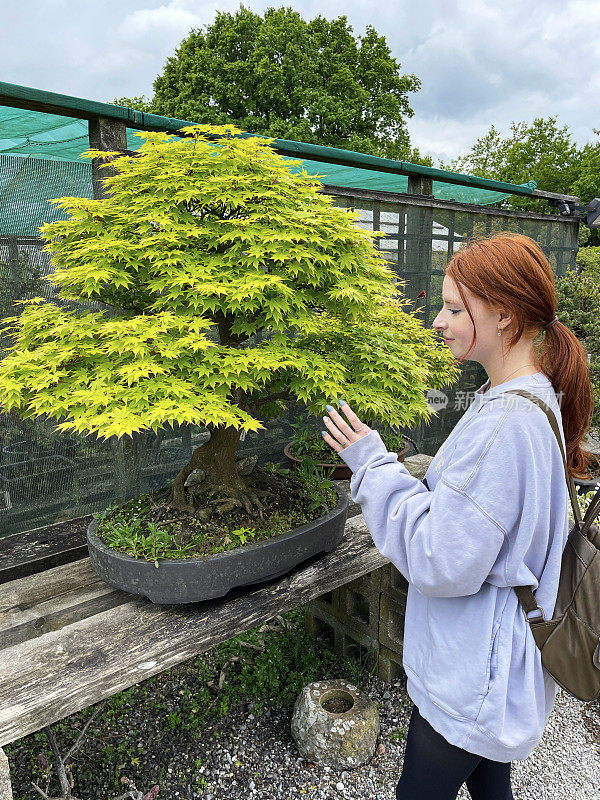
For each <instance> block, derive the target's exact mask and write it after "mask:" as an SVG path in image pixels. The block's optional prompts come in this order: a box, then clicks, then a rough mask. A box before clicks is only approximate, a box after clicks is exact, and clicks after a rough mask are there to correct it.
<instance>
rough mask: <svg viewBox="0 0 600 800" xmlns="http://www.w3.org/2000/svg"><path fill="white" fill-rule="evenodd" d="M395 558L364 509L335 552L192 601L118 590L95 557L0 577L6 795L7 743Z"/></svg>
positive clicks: (6, 782)
mask: <svg viewBox="0 0 600 800" xmlns="http://www.w3.org/2000/svg"><path fill="white" fill-rule="evenodd" d="M354 510H356V509H354ZM387 563H388V559H386V558H384V556H382V555H381V554H380V553H379V552H378V551H377V550H376V549H375V547H374V545H373V542H372V539H371V536H370V534H369V532H368V530H367V528H366V526H365V523H364V520H363V518H362V516H361V515H360V514H358V515H356V516H353V517H351V518H349V519H348V521H347V523H346V528H345V531H344V537H343V539H342V542H341V543H340V544H339V545H338V547H337V548H336V549H335V550H334V551H333V552H332V553H328V554H326V555H321V556H317V557H315V558H313V559H312V560H311V561H310V562H307V563H305V564H304V565H301V566H300V567H298V568H296V569H295V570H294V571H293V572H291V573H289V574H288V575H286V576H285V577H283V578H277V579H274V580H272V581H270V582H267V583H263V584H260V585H259V586H257V587H255V588H249V587H247V588H245V589H236V590H233V591H231V592H230V593H229V594H228V595H227V596H226V597H224V598H222V599H219V600H211V601H206V602H204V603H195V604H192V605H189V606H188V605H186V606H158V605H154V604H152V603H151V602H150V601H149V600H146V599H145V598H142V597H138V596H135V595H131V594H127V593H126V592H122V591H119V590H116V589H114V588H112V587H111V586H108V585H107V584H105V583H103V582H102V581H101V580H100V579H99V578H98V577H97V576H96V574H95V573H94V571H93V570H92V567H91V564H90V560H89V558H83V559H80V560H77V561H75V562H73V563H68V564H62V565H59V566H55V567H52V568H49V569H46V570H44V571H43V572H41V573H38V574H33V575H27V576H25V577H20V578H18V579H16V580H13V581H10V582H7V583H4V584H3V585H0V676H1V691H0V697H1V703H0V800H12V792H11V787H10V776H9V768H8V761H7V759H6V756H5V754H4V752H3V751H2V746H3V745H5V744H9V743H10V742H13V741H15V740H16V739H20V738H21V737H23V736H27V735H28V734H30V733H34V732H35V731H38V730H40V729H41V728H43V727H45V726H47V725H49V724H51V723H53V722H57V721H58V720H61V719H63V718H64V717H66V716H68V715H70V714H74V713H75V712H77V711H80V710H81V709H83V708H86V707H87V706H90V705H93V704H94V703H98V702H99V701H100V700H103V699H104V698H107V697H110V696H111V695H114V694H116V693H117V692H120V691H122V690H123V689H127V688H128V687H130V686H133V685H134V684H136V683H139V682H140V681H142V680H144V679H145V678H149V677H150V676H152V675H156V674H157V673H159V672H162V671H163V670H166V669H169V667H172V666H174V665H175V664H179V663H180V662H182V661H185V660H186V659H189V658H192V657H194V656H196V655H198V654H200V653H203V652H205V651H206V650H209V649H210V648H211V647H213V646H214V645H216V644H218V643H220V642H223V641H225V640H227V639H231V638H232V637H234V636H237V635H238V634H240V633H243V632H245V631H247V630H249V629H250V628H253V627H255V626H256V625H260V624H262V623H265V622H267V621H269V620H272V619H274V618H275V617H276V616H277V615H278V614H282V613H284V612H286V611H290V610H291V609H293V608H296V607H297V606H299V605H302V604H304V603H307V602H308V601H310V600H313V599H314V598H316V597H318V596H320V595H323V594H325V593H326V592H330V591H332V590H334V589H336V588H337V587H339V586H342V585H343V584H345V583H348V582H349V581H351V580H354V579H355V578H359V577H361V576H362V575H364V574H366V573H367V572H371V571H372V570H375V569H378V568H379V567H381V566H383V565H384V564H387Z"/></svg>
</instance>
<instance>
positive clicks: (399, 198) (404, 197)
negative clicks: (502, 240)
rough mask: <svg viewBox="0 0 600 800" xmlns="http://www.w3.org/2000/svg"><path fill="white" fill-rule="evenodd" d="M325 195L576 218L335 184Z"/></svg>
mask: <svg viewBox="0 0 600 800" xmlns="http://www.w3.org/2000/svg"><path fill="white" fill-rule="evenodd" d="M320 191H322V192H323V194H331V195H334V196H338V197H360V198H364V199H365V200H384V201H386V202H388V203H402V204H403V205H416V206H422V207H431V208H443V209H447V210H449V211H468V212H470V213H473V212H475V213H481V214H493V215H494V216H501V217H522V218H523V219H527V220H532V219H536V220H538V219H539V220H544V221H546V222H549V221H551V222H555V221H556V222H564V223H567V224H568V223H574V222H576V221H577V220H576V218H575V217H566V216H562V215H560V214H537V213H534V212H530V211H513V210H512V209H510V208H498V207H497V206H484V205H478V204H477V203H458V202H456V201H455V200H438V199H436V198H434V197H426V196H422V197H419V196H416V195H410V194H402V193H401V192H380V191H375V190H373V189H355V188H353V187H350V186H334V185H333V184H323V188H322V189H321V190H320Z"/></svg>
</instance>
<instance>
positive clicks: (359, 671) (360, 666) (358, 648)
mask: <svg viewBox="0 0 600 800" xmlns="http://www.w3.org/2000/svg"><path fill="white" fill-rule="evenodd" d="M349 649H350V651H351V652H352V653H353V655H352V657H350V658H348V657H346V658H345V659H344V662H343V663H344V666H345V667H346V669H347V670H348V672H349V673H350V675H351V676H352V682H353V683H354V685H355V686H356V688H357V689H358V691H359V692H360V691H362V688H363V683H364V680H365V672H366V671H367V666H368V664H369V663H371V664H372V667H371V669H370V670H369V672H368V678H372V677H373V675H374V674H375V670H376V669H377V661H378V653H377V648H376V647H373V648H370V649H367V648H365V647H363V646H362V645H361V644H355V645H351V646H350V648H349Z"/></svg>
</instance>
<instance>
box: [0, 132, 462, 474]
mask: <svg viewBox="0 0 600 800" xmlns="http://www.w3.org/2000/svg"><path fill="white" fill-rule="evenodd" d="M185 133H187V134H188V136H189V137H190V138H185V139H181V140H177V139H176V138H175V137H172V136H168V135H166V134H163V133H145V134H138V135H140V136H142V137H144V138H145V139H146V141H145V143H144V144H143V145H142V147H141V148H140V150H139V151H138V153H139V156H138V157H132V158H127V157H122V158H118V159H115V160H114V161H112V162H111V164H110V166H111V168H112V169H114V170H115V172H116V174H115V175H114V176H113V177H110V178H107V179H105V182H106V186H107V187H108V188H109V191H110V192H111V196H110V197H108V198H107V199H104V200H92V199H88V198H76V197H67V198H63V199H62V200H60V201H53V202H55V203H57V204H58V205H59V206H60V207H62V208H64V209H66V210H67V211H68V212H69V215H70V218H69V219H67V220H65V221H60V222H54V223H52V224H49V225H46V226H44V228H43V233H44V236H45V237H46V239H47V245H46V249H47V250H48V251H50V252H51V253H52V254H53V263H54V267H55V270H54V272H53V273H52V275H51V276H50V280H51V281H52V282H53V283H54V284H56V285H57V286H58V288H59V298H60V299H62V300H65V301H69V300H77V301H80V302H83V303H88V304H89V303H90V302H93V303H98V302H99V303H101V304H104V310H103V309H101V310H89V307H88V309H83V310H81V307H80V308H79V309H75V310H73V309H71V308H68V307H58V306H57V305H56V304H55V303H53V302H52V301H50V300H44V299H43V298H39V297H37V298H33V299H31V300H27V301H24V303H23V310H22V313H21V315H20V317H11V318H8V319H7V320H6V321H5V322H6V323H7V328H6V330H7V331H9V332H10V335H11V337H13V340H14V345H13V347H12V349H11V350H10V352H9V353H8V355H7V356H6V357H5V358H4V359H3V360H2V362H1V363H0V404H1V405H3V406H4V407H5V409H6V410H8V411H10V410H14V411H15V412H17V413H19V414H20V415H21V416H23V417H25V418H28V417H35V416H38V415H41V414H48V415H50V416H51V417H54V418H58V419H63V420H64V421H63V422H62V423H61V425H60V426H59V429H60V430H76V431H79V432H83V431H90V432H95V433H99V434H100V435H101V436H103V437H109V436H112V435H117V436H121V435H123V434H132V433H133V432H135V431H140V430H148V429H152V430H154V431H157V430H158V429H159V428H161V427H163V426H164V425H166V424H168V423H173V422H178V423H181V424H184V423H195V424H201V425H206V426H212V427H219V428H220V429H225V430H227V431H233V432H234V433H235V434H236V436H235V437H234V436H233V435H232V436H231V437H230V439H231V442H232V443H233V444H232V448H231V452H230V453H229V455H230V462H231V474H234V472H235V468H234V454H235V446H234V445H236V444H237V439H238V438H239V432H240V431H241V430H247V431H256V430H258V429H260V428H262V427H264V426H263V425H262V423H261V421H260V419H258V418H257V416H258V415H259V412H260V415H263V416H265V417H268V416H273V415H275V414H277V413H280V412H281V410H282V409H283V408H285V406H286V405H287V401H290V400H294V401H296V402H299V403H302V404H304V405H305V406H306V407H307V408H308V410H309V411H310V412H311V413H314V414H320V413H322V409H323V405H324V402H326V401H327V399H330V398H331V399H333V398H336V397H344V398H345V399H346V400H347V401H348V402H349V403H350V404H351V405H352V406H353V407H354V408H356V410H357V412H359V413H361V414H362V415H363V417H364V418H365V419H366V420H372V419H374V418H378V419H381V420H384V421H386V422H388V423H391V424H398V425H410V424H414V422H415V421H416V420H418V419H423V418H428V417H429V415H430V413H431V412H430V409H429V408H428V406H427V404H426V400H425V395H424V393H425V391H426V390H427V388H429V387H433V388H442V386H443V385H445V384H446V383H447V382H448V381H451V380H453V379H454V378H455V377H456V375H457V372H456V369H455V366H454V365H453V359H452V357H451V354H449V353H447V352H445V351H444V349H442V348H440V347H439V343H438V342H436V337H435V333H434V331H433V330H431V329H425V328H423V326H422V324H421V322H420V321H419V320H418V319H417V318H416V317H414V316H412V315H411V314H410V313H406V312H405V311H404V305H406V304H410V301H409V300H405V299H403V298H402V297H401V296H400V294H399V292H398V287H397V286H395V285H394V273H393V272H392V271H391V270H390V268H389V267H388V266H387V264H386V262H385V260H384V259H383V256H382V254H381V253H380V252H379V251H378V250H377V249H376V248H375V247H374V246H373V242H372V237H373V233H372V232H369V231H367V230H364V229H362V228H359V227H357V226H356V225H355V224H353V223H354V222H355V221H356V219H357V214H355V213H350V212H347V211H345V210H343V209H340V208H336V207H334V206H333V205H332V200H331V198H330V197H328V196H327V195H324V194H322V193H321V192H320V191H319V188H320V184H319V183H318V182H317V181H314V180H311V179H309V178H308V176H307V175H306V173H303V174H291V173H290V171H289V163H288V162H287V161H285V160H284V159H283V158H282V157H280V156H278V155H277V154H276V153H275V152H274V151H273V150H272V148H271V147H269V145H268V140H265V139H261V138H255V137H252V138H242V137H240V136H238V134H239V133H240V131H239V130H238V129H237V128H234V127H229V128H226V127H216V126H194V127H190V128H187V129H185ZM214 136H218V137H220V138H217V139H216V141H215V140H212V139H211V138H209V137H214ZM115 155H117V154H115V153H103V152H101V151H89V153H88V156H90V157H92V156H93V157H98V158H104V159H105V160H106V159H110V157H111V156H115ZM294 163H297V162H294ZM66 305H68V304H66ZM107 306H108V307H110V308H111V309H112V313H111V314H107V313H106V307H107ZM213 440H214V441H213ZM211 442H213V444H214V446H215V448H216V447H217V445H219V446H221V445H220V444H219V442H220V440H219V438H218V436H216V435H215V436H211ZM222 446H223V447H225V445H222ZM200 449H201V450H203V451H204V450H205V448H204V447H202V448H200ZM207 452H208V451H207ZM184 477H185V476H184Z"/></svg>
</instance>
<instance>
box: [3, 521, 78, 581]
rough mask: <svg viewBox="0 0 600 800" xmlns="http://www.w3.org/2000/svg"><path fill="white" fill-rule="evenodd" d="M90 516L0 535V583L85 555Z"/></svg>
mask: <svg viewBox="0 0 600 800" xmlns="http://www.w3.org/2000/svg"><path fill="white" fill-rule="evenodd" d="M91 520H92V515H91V514H88V516H85V517H80V518H78V519H70V520H66V521H65V522H57V523H56V524H54V525H47V526H45V527H43V528H35V529H33V530H30V531H26V532H24V533H12V534H10V535H9V536H2V537H0V584H2V583H6V582H7V581H14V580H16V579H17V578H23V577H26V576H28V575H34V574H35V573H37V572H42V571H43V570H46V569H51V568H52V567H56V566H58V565H59V564H67V563H69V562H71V561H76V560H77V559H80V558H85V557H86V555H87V545H86V539H85V535H86V531H87V528H88V525H89V524H90V522H91Z"/></svg>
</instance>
